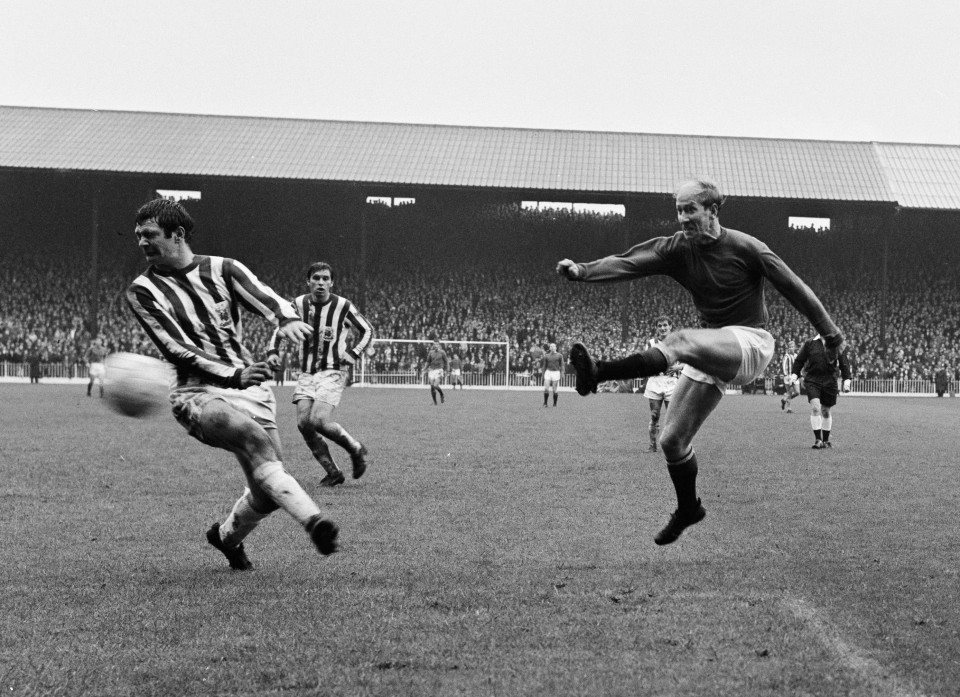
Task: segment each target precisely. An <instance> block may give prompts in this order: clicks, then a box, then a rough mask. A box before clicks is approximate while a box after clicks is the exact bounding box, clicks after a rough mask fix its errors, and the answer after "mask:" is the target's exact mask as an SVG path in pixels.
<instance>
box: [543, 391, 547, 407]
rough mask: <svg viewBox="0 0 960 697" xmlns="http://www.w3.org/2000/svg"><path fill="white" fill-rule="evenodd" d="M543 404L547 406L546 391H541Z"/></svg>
mask: <svg viewBox="0 0 960 697" xmlns="http://www.w3.org/2000/svg"><path fill="white" fill-rule="evenodd" d="M543 406H547V393H546V392H544V393H543Z"/></svg>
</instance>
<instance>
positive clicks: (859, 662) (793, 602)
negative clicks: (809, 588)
mask: <svg viewBox="0 0 960 697" xmlns="http://www.w3.org/2000/svg"><path fill="white" fill-rule="evenodd" d="M781 603H782V604H783V605H784V606H785V607H786V608H787V610H789V611H790V613H791V614H793V616H794V617H796V618H797V619H798V620H800V621H801V622H802V623H803V624H804V625H806V626H807V627H808V628H810V629H811V630H812V631H813V633H814V634H815V635H816V636H817V637H818V638H819V639H820V641H821V642H822V643H823V645H824V646H826V647H827V649H828V650H829V651H831V652H833V653H835V654H836V655H837V657H838V658H839V659H840V663H841V664H842V665H844V666H846V667H847V668H849V669H850V670H852V671H853V672H854V673H856V674H857V675H859V676H860V677H861V678H863V679H864V680H865V681H866V682H867V683H868V684H869V685H870V686H871V687H873V689H874V690H875V691H876V694H878V695H890V697H926V696H925V695H924V694H923V693H922V692H916V691H915V690H913V689H911V688H910V687H909V686H908V685H907V684H905V683H906V682H907V681H905V680H901V679H899V678H897V677H896V676H895V675H893V674H892V672H891V671H889V670H887V669H885V668H884V667H883V666H882V665H881V664H880V663H879V662H877V661H876V660H875V659H873V658H870V656H868V655H867V653H866V652H864V651H863V650H861V649H859V648H857V647H856V646H854V645H852V644H849V643H847V642H846V641H844V640H843V638H842V637H841V636H840V635H839V634H838V633H837V631H836V630H835V629H834V628H833V627H832V626H831V625H830V623H829V622H827V621H826V620H824V619H822V618H821V616H820V613H819V612H818V611H817V609H816V608H814V607H812V606H811V605H810V604H809V603H807V602H805V601H804V600H802V599H800V598H791V597H787V598H784V599H783V600H782V601H781Z"/></svg>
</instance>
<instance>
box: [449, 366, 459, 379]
mask: <svg viewBox="0 0 960 697" xmlns="http://www.w3.org/2000/svg"><path fill="white" fill-rule="evenodd" d="M450 377H452V378H458V377H460V369H459V368H454V369H453V370H451V371H450Z"/></svg>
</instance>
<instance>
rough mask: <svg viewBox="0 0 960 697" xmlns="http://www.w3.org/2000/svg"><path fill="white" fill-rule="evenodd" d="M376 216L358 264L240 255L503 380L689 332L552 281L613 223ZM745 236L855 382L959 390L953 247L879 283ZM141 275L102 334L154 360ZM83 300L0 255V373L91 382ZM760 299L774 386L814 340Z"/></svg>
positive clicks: (614, 298)
mask: <svg viewBox="0 0 960 697" xmlns="http://www.w3.org/2000/svg"><path fill="white" fill-rule="evenodd" d="M383 215H384V216H385V220H387V218H389V220H387V222H385V223H384V222H383V221H381V225H380V227H379V228H377V230H378V236H377V237H376V239H375V240H374V242H373V243H372V249H371V250H370V251H369V252H368V253H367V254H366V255H365V257H364V258H363V259H362V260H361V259H360V258H357V255H356V254H352V255H345V254H343V253H338V251H337V250H336V249H335V248H332V247H331V248H324V247H323V245H322V243H318V246H317V251H315V252H313V253H305V252H304V251H303V250H302V249H297V250H292V249H288V248H286V247H285V246H283V245H280V246H275V245H262V247H261V248H260V249H259V250H258V251H257V253H251V252H250V246H249V244H248V245H247V247H246V248H245V253H244V254H240V253H236V256H237V258H240V260H241V261H243V262H244V263H245V264H246V265H247V266H249V267H250V268H251V269H252V270H253V271H254V273H256V274H257V275H258V276H259V277H260V278H261V279H262V280H263V281H265V282H266V283H267V284H269V285H270V286H272V287H273V288H274V289H275V290H277V291H278V292H279V293H280V294H281V295H284V296H285V297H289V298H292V297H294V296H295V295H297V294H300V293H303V292H305V291H306V285H305V280H304V279H305V270H306V267H307V266H308V265H309V264H310V263H311V262H312V261H316V260H320V259H324V260H326V261H329V262H331V263H332V264H333V265H334V281H335V284H334V289H333V291H334V292H335V293H338V294H341V295H344V296H345V297H347V298H350V299H351V300H352V301H353V302H354V303H355V304H356V305H357V306H358V308H359V310H360V311H361V312H362V313H363V314H364V315H365V316H366V317H367V318H368V319H369V320H370V321H371V322H372V324H373V325H374V327H375V329H376V333H377V337H378V338H380V339H388V338H392V339H440V340H450V341H495V342H509V345H510V362H511V370H512V371H514V372H518V373H520V372H524V371H530V370H531V369H532V368H533V367H534V366H532V364H531V358H530V349H531V348H532V347H533V345H535V344H536V345H540V346H544V345H546V344H548V343H556V344H557V346H558V348H559V350H560V351H561V352H565V351H566V349H567V348H568V347H569V346H570V344H571V343H572V342H573V341H582V342H583V343H585V344H586V345H587V346H588V347H590V348H591V350H592V351H594V352H595V353H596V354H597V355H600V356H607V357H613V356H618V355H623V354H627V353H631V352H634V351H636V350H638V349H641V348H643V344H644V342H645V341H646V340H647V339H648V338H649V337H651V336H653V333H654V323H655V321H656V318H657V317H658V316H660V315H667V316H669V317H670V318H671V319H672V321H673V325H674V327H675V328H680V327H687V326H696V323H697V321H696V315H695V313H694V310H693V306H692V304H691V302H690V300H689V296H688V295H687V293H686V292H685V291H684V290H683V289H682V288H680V286H679V285H677V284H676V283H675V282H673V281H672V280H670V279H667V278H661V277H655V278H648V279H642V280H638V281H635V282H630V283H620V284H612V285H606V284H597V285H593V284H577V283H569V282H566V281H563V280H561V279H560V278H559V277H557V276H556V275H555V274H554V265H555V263H556V261H557V260H559V259H560V258H563V257H571V258H573V259H574V260H576V261H588V260H590V259H593V258H597V257H600V256H604V255H607V254H612V253H618V252H620V251H623V250H624V249H625V248H626V247H627V246H628V245H627V244H625V243H624V239H623V235H622V233H621V232H620V228H619V224H620V222H619V221H621V220H622V218H621V217H620V216H616V215H598V214H594V213H575V212H571V211H569V210H538V211H531V210H526V209H522V208H520V207H519V206H505V205H499V206H495V207H492V208H490V209H489V210H487V211H486V213H485V215H484V216H481V217H480V218H479V219H478V218H477V216H473V217H471V218H470V222H469V224H468V225H469V228H468V229H463V227H462V226H463V225H466V223H463V221H462V219H459V220H458V221H457V222H456V226H457V227H455V228H452V229H451V228H450V227H446V228H445V221H444V220H443V219H442V217H441V218H440V219H436V218H431V220H430V222H429V223H425V222H424V221H425V219H424V218H423V217H422V216H417V215H414V214H405V213H403V212H402V211H390V212H384V213H383ZM375 222H376V221H375ZM446 222H447V223H450V221H446ZM451 224H452V223H451ZM427 225H429V226H430V227H431V229H429V230H427V229H425V226H427ZM671 226H672V221H669V220H665V221H663V226H662V229H659V230H653V231H651V233H652V234H670V233H671V232H672V227H671ZM745 231H746V232H749V233H751V234H754V235H755V236H757V237H760V238H761V239H763V240H764V241H767V242H768V243H769V244H770V246H771V248H772V249H773V250H774V251H775V252H777V253H778V254H779V255H780V256H781V257H782V258H783V259H784V260H785V261H786V262H787V263H788V264H789V265H790V266H791V267H792V268H793V269H794V270H795V271H797V272H798V273H799V274H800V276H801V277H802V278H803V279H804V280H805V281H806V282H807V283H808V285H810V286H811V288H813V290H814V291H815V292H816V293H817V294H818V295H819V297H820V298H821V300H823V302H824V304H825V305H826V307H827V309H828V310H829V311H830V312H831V314H832V315H833V317H834V318H835V320H836V321H837V323H838V324H839V326H840V327H841V328H842V329H843V330H844V332H845V333H846V336H847V338H848V344H847V356H848V358H849V360H850V363H851V367H852V370H853V373H854V376H855V377H856V378H860V379H871V378H897V379H903V380H907V379H925V380H932V379H933V376H934V374H935V373H936V372H937V370H938V369H941V368H944V369H946V370H947V372H948V373H949V375H950V376H951V378H953V379H957V378H960V375H958V374H957V371H958V368H960V285H958V283H957V280H956V276H955V274H954V273H953V272H952V269H953V268H955V262H956V260H955V259H954V258H953V257H954V256H955V253H954V252H952V251H950V250H951V249H952V247H954V246H955V245H953V244H950V245H947V246H944V245H941V244H940V242H939V241H938V240H936V239H931V240H927V241H923V242H920V243H918V242H917V241H912V242H911V244H910V246H909V247H908V248H906V247H905V248H898V249H896V250H895V251H893V252H892V254H891V258H892V259H893V260H894V261H895V263H891V264H889V266H888V268H887V269H886V271H885V272H884V273H881V272H882V271H883V269H881V268H880V264H879V259H880V255H879V250H877V249H873V250H871V249H862V250H860V253H859V254H858V255H856V257H855V258H854V257H852V256H851V253H850V252H849V250H847V249H845V248H844V247H843V240H840V239H837V238H836V236H834V235H833V234H832V233H831V232H829V231H825V230H823V229H820V228H803V229H796V228H791V229H784V230H776V231H763V230H750V229H746V230H745ZM652 234H650V235H647V236H648V237H649V236H652ZM130 243H131V246H134V243H133V240H132V237H131V242H130ZM630 244H632V242H631V243H630ZM193 248H194V251H195V252H197V253H201V254H203V253H219V254H223V255H226V256H231V255H232V254H231V250H229V249H223V250H213V251H211V250H207V249H205V248H204V244H203V239H202V238H199V239H197V240H196V241H195V242H194V245H193ZM874 262H876V263H874ZM141 267H142V265H141ZM135 273H136V270H131V269H130V267H129V264H126V265H122V264H117V265H116V266H111V265H110V263H109V261H107V262H106V263H104V264H102V268H101V269H100V272H99V274H98V277H99V281H98V293H99V298H98V303H97V308H98V312H97V321H96V327H95V328H96V331H97V333H98V334H99V335H100V337H101V338H102V339H103V340H104V342H105V343H106V344H107V346H108V348H109V349H110V350H111V351H133V352H138V353H146V354H155V351H154V349H153V346H152V344H151V343H150V342H149V341H148V340H147V339H146V337H145V335H144V334H143V332H142V331H141V330H140V328H139V326H138V325H137V324H136V323H135V321H134V320H133V317H132V315H131V313H130V311H129V309H128V308H127V307H126V303H125V301H124V297H123V294H124V289H125V288H126V286H127V285H128V284H129V282H130V280H131V279H132V276H133V275H135ZM884 278H885V279H886V280H885V281H884ZM92 287H93V285H92V283H91V281H90V271H89V269H88V268H86V267H85V266H84V265H83V264H82V263H81V264H78V263H77V260H76V259H71V258H65V257H64V256H63V255H57V256H50V255H47V254H43V253H34V254H30V253H27V254H21V255H16V256H4V257H2V258H0V361H4V362H8V363H26V362H29V361H30V360H33V361H40V362H41V363H45V364H67V365H77V366H80V368H79V369H78V372H77V373H76V374H77V375H80V376H83V375H85V368H83V367H82V366H83V364H84V359H83V357H84V352H85V351H86V348H87V346H88V345H89V343H90V341H91V339H92V334H93V329H94V327H93V326H91V325H92V323H91V322H90V320H89V308H90V307H91V298H90V293H91V289H92ZM767 301H768V306H769V309H770V324H769V326H768V329H769V330H770V331H771V332H772V333H773V335H774V337H775V338H776V339H777V345H778V348H777V351H778V358H777V359H775V360H774V361H773V362H772V363H771V366H770V368H769V369H768V372H769V377H773V376H774V375H775V374H776V373H777V372H778V371H779V356H780V355H781V353H782V350H783V348H785V346H786V344H787V342H788V341H790V340H793V341H796V342H797V343H798V345H799V344H800V343H801V342H802V341H804V340H805V339H807V338H810V337H811V336H812V335H813V333H814V330H813V329H812V327H811V326H810V325H809V323H808V322H807V321H806V319H805V318H803V317H802V316H801V315H800V314H799V313H798V312H797V311H796V310H795V309H794V308H793V307H792V306H790V305H789V304H788V303H786V301H784V300H783V298H782V297H781V296H780V295H779V293H778V292H777V291H776V290H775V289H773V288H772V287H771V286H770V285H769V284H768V286H767ZM244 317H245V318H244V322H245V324H244V333H245V337H246V343H247V344H248V346H249V347H250V348H251V349H252V350H253V352H254V354H255V356H262V355H264V353H265V350H266V344H267V341H268V339H269V336H270V331H271V327H270V326H269V325H268V323H266V322H265V321H264V320H262V319H261V318H259V317H256V316H253V315H245V316H244ZM446 348H447V350H448V352H449V353H451V354H454V353H457V354H460V353H462V354H463V355H461V356H460V357H461V358H462V359H463V360H464V362H465V364H466V365H465V369H466V370H468V371H479V372H491V371H493V372H500V373H502V372H503V369H504V362H505V360H506V352H505V351H504V349H503V347H502V346H484V345H469V346H462V347H461V346H457V345H453V346H452V347H451V346H446ZM424 353H425V347H424V346H421V345H402V344H389V345H380V348H379V350H378V353H377V354H376V355H375V356H373V358H372V360H371V365H375V366H377V367H379V368H381V369H383V370H390V369H394V370H415V369H417V367H418V364H419V362H420V361H421V360H422V358H423V356H424Z"/></svg>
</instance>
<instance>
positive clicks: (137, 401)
mask: <svg viewBox="0 0 960 697" xmlns="http://www.w3.org/2000/svg"><path fill="white" fill-rule="evenodd" d="M103 363H104V365H105V367H106V369H107V374H106V376H105V377H104V380H103V398H104V400H105V401H106V403H107V405H108V406H109V407H110V408H111V409H113V410H114V411H115V412H117V413H118V414H123V415H124V416H135V417H143V416H148V415H150V414H153V413H156V412H157V411H160V409H162V408H163V407H165V406H169V405H170V401H169V399H168V397H167V395H168V394H169V393H170V383H171V378H172V376H173V373H172V370H171V368H170V366H169V365H168V364H167V363H165V362H163V361H161V360H159V359H156V358H151V357H150V356H141V355H140V354H138V353H126V352H123V351H121V352H118V353H111V354H110V355H109V356H107V357H106V358H105V359H104V361H103Z"/></svg>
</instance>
